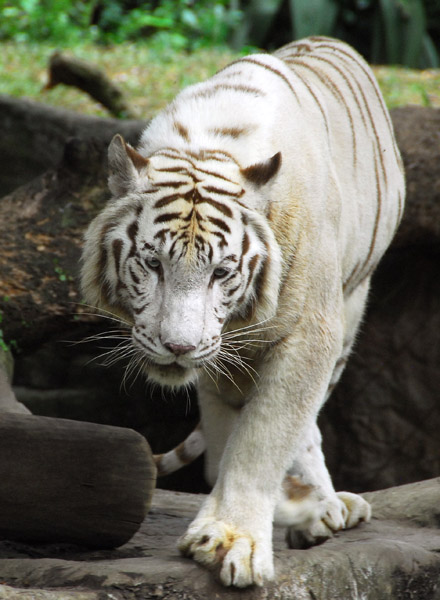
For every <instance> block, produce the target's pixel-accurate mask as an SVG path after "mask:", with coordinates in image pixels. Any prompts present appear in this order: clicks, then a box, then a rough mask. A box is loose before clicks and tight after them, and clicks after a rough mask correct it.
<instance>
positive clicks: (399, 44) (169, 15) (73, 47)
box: [0, 0, 440, 117]
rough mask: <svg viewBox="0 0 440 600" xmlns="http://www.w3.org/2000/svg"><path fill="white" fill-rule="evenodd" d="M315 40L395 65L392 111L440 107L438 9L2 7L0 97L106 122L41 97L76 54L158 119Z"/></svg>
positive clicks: (6, 0) (431, 3) (286, 0)
mask: <svg viewBox="0 0 440 600" xmlns="http://www.w3.org/2000/svg"><path fill="white" fill-rule="evenodd" d="M309 34H324V35H333V36H335V37H339V38H341V39H345V40H347V41H348V42H349V43H351V44H352V45H354V46H355V47H357V49H358V50H359V51H361V52H362V53H363V54H364V56H365V57H366V58H367V59H368V60H369V61H370V62H373V63H375V64H382V65H383V64H390V65H393V66H392V68H387V69H384V68H376V75H377V77H378V79H379V83H380V84H381V87H382V90H383V91H384V94H385V97H386V99H387V102H388V104H389V106H391V107H393V106H397V105H401V104H407V103H409V102H413V103H417V104H423V105H426V106H439V105H440V97H439V94H440V92H439V90H440V73H439V72H438V71H435V70H431V69H432V68H437V67H439V65H440V58H439V56H440V0H218V1H213V0H197V1H195V0H149V1H144V0H0V49H1V52H0V70H1V73H2V77H0V93H7V94H12V95H16V96H28V97H34V98H35V97H37V98H38V99H39V100H42V101H44V102H47V103H50V104H55V105H61V106H64V107H66V108H72V109H75V110H79V111H81V112H85V113H93V114H102V115H105V114H106V112H105V110H104V109H103V108H102V107H100V106H99V105H98V104H96V103H94V102H93V101H92V100H91V99H89V98H88V97H87V96H85V95H84V94H83V93H81V92H79V91H78V90H75V89H73V88H65V87H64V86H58V87H56V88H54V89H52V90H50V91H47V92H43V88H44V84H45V83H46V81H47V75H46V69H47V63H48V59H49V56H50V55H51V53H52V52H53V51H54V50H55V49H56V48H61V49H69V51H70V52H72V53H74V54H75V56H77V57H78V58H82V59H85V60H88V61H90V62H91V63H95V64H97V65H99V66H101V67H102V68H103V69H104V71H105V72H106V73H107V75H108V76H109V77H110V78H111V79H112V80H113V81H115V82H116V83H119V84H120V86H121V87H122V88H123V89H124V91H125V92H126V95H127V97H128V98H129V99H130V102H131V103H132V104H133V105H134V108H135V110H136V111H137V113H138V114H139V116H142V117H150V116H152V115H153V114H154V113H155V112H157V111H158V110H159V109H160V108H161V107H162V106H164V105H165V104H166V103H167V102H169V101H170V100H171V99H172V98H173V97H174V96H175V94H176V93H177V92H178V91H179V90H180V89H181V88H182V87H184V86H185V85H188V84H190V83H193V82H195V81H199V80H201V79H204V78H206V77H208V76H209V75H211V74H212V73H214V72H215V71H216V70H218V69H219V68H221V67H222V66H224V65H225V64H227V63H228V62H230V61H231V60H232V59H233V58H235V57H236V56H237V55H239V54H240V53H244V52H249V51H253V50H256V49H257V48H263V49H267V50H271V49H272V48H275V47H277V46H280V45H282V44H283V43H286V42H288V41H290V40H292V39H298V38H301V37H303V36H305V35H309ZM195 51H197V52H195ZM401 65H406V66H409V67H412V68H413V69H414V68H424V69H425V70H424V71H422V72H419V71H414V70H409V69H406V68H405V69H404V68H402V66H401Z"/></svg>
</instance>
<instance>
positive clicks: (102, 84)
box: [44, 52, 135, 119]
mask: <svg viewBox="0 0 440 600" xmlns="http://www.w3.org/2000/svg"><path fill="white" fill-rule="evenodd" d="M60 83H62V84H64V85H69V86H73V87H76V88H78V89H79V90H82V91H83V92H86V93H87V94H89V96H91V97H92V98H93V99H94V100H97V101H98V102H99V103H100V104H102V106H104V108H106V109H107V110H108V111H109V112H110V114H112V115H113V116H114V117H117V118H124V119H127V118H128V119H133V118H135V114H134V112H133V111H132V109H131V108H130V106H129V104H128V102H127V100H126V98H125V97H124V94H123V92H122V90H120V89H119V88H118V86H117V85H116V84H115V83H113V81H111V80H110V79H109V78H108V77H107V76H106V74H105V73H104V72H103V71H102V70H101V69H99V68H98V67H96V66H95V65H92V64H90V63H88V62H86V61H84V60H79V59H78V58H75V57H74V56H65V55H63V54H61V53H60V52H54V53H53V54H52V56H51V57H50V60H49V81H48V82H47V84H46V85H45V87H44V89H45V90H50V89H52V88H54V87H55V86H57V85H59V84H60Z"/></svg>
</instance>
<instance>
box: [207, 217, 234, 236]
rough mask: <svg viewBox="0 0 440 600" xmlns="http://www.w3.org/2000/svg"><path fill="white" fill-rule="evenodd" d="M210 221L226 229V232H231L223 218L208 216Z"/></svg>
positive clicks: (223, 229)
mask: <svg viewBox="0 0 440 600" xmlns="http://www.w3.org/2000/svg"><path fill="white" fill-rule="evenodd" d="M208 221H210V223H212V224H213V225H215V226H216V227H218V228H219V229H221V230H222V231H225V232H226V233H231V230H230V228H229V226H228V224H227V223H225V222H224V221H223V220H222V219H217V218H216V217H208Z"/></svg>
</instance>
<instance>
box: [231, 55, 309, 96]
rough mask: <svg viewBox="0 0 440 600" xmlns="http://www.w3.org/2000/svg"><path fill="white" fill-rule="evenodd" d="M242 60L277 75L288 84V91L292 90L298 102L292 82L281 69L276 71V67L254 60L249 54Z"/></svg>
mask: <svg viewBox="0 0 440 600" xmlns="http://www.w3.org/2000/svg"><path fill="white" fill-rule="evenodd" d="M242 60H243V61H244V62H247V63H251V64H252V65H256V66H257V67H262V68H263V69H266V70H267V71H270V72H271V73H273V74H274V75H278V77H280V78H281V79H282V80H283V81H284V83H286V84H287V85H288V86H289V89H290V91H291V92H292V94H293V95H294V96H295V98H296V101H297V102H298V103H299V98H298V95H297V93H296V91H295V89H294V87H293V86H292V84H291V83H290V81H289V80H288V79H287V77H286V76H285V75H284V73H282V72H281V71H278V69H275V68H274V67H270V66H269V65H266V64H264V63H260V62H259V61H258V60H255V59H253V58H251V57H249V56H246V57H245V58H243V59H242Z"/></svg>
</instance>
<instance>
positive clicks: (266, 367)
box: [82, 37, 404, 587]
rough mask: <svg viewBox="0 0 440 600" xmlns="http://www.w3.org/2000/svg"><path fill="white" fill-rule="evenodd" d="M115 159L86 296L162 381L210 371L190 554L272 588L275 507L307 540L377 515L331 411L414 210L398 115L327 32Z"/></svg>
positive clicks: (92, 232)
mask: <svg viewBox="0 0 440 600" xmlns="http://www.w3.org/2000/svg"><path fill="white" fill-rule="evenodd" d="M109 169H110V177H109V187H110V190H111V192H112V194H113V199H112V200H111V201H110V202H109V204H108V205H107V207H106V208H105V209H104V210H103V211H102V212H101V214H99V215H98V216H97V217H96V218H95V219H94V221H93V222H92V223H91V225H90V227H89V229H88V231H87V234H86V239H85V247H84V253H83V268H82V287H83V291H84V296H85V299H86V300H87V302H89V303H90V304H93V305H95V306H97V307H99V308H101V309H103V310H108V311H110V312H112V313H113V314H117V315H119V316H120V318H121V319H122V320H124V322H125V323H126V324H127V326H128V327H130V328H131V336H132V345H133V353H134V358H133V360H135V361H138V364H139V365H142V368H143V369H144V371H145V373H146V375H147V376H148V377H149V378H150V379H152V380H153V381H155V382H158V383H159V384H162V385H165V386H170V387H178V386H184V385H187V384H189V383H191V382H196V383H197V389H198V401H199V405H200V412H201V426H202V429H203V437H204V439H205V440H206V446H207V447H206V461H205V462H206V477H207V479H208V481H209V482H210V483H212V485H213V489H212V492H211V494H210V495H209V496H208V497H207V499H206V501H205V502H204V504H203V506H202V508H201V510H200V512H199V514H198V515H197V517H196V518H195V520H194V521H193V523H192V524H191V525H190V526H189V529H188V531H187V532H186V534H185V535H184V536H183V537H182V538H181V540H180V541H179V549H180V551H181V552H182V554H184V555H185V556H190V557H193V558H194V559H195V560H196V561H198V562H199V563H200V564H202V565H205V566H207V567H212V568H214V567H216V568H217V570H218V571H219V577H220V580H221V581H222V583H223V584H224V585H234V586H237V587H245V586H248V585H251V584H257V585H262V584H263V583H264V581H265V580H270V579H272V578H273V577H274V563H273V557H272V547H271V538H272V527H273V523H274V522H275V523H277V524H282V525H285V526H287V527H288V539H290V541H291V544H294V543H295V540H296V536H297V532H300V533H301V535H302V536H303V537H305V539H307V540H308V542H309V543H313V542H314V541H316V540H321V539H322V538H326V537H329V536H331V535H332V534H333V532H335V531H338V530H340V529H343V528H346V527H353V526H354V525H356V524H358V523H359V522H361V521H366V520H368V519H369V518H370V514H371V510H370V507H369V505H368V504H367V502H366V501H365V500H363V499H362V498H361V497H360V496H358V495H355V494H351V493H349V492H338V493H336V492H335V490H334V488H333V485H332V482H331V479H330V476H329V473H328V471H327V468H326V466H325V461H324V457H323V454H322V451H321V436H320V432H319V430H318V427H317V425H316V419H317V415H318V412H319V410H320V408H321V407H322V405H323V403H324V401H325V400H326V398H327V397H328V395H329V394H330V393H331V390H332V389H333V387H334V385H335V384H336V382H337V380H338V379H339V377H340V374H341V372H342V370H343V368H344V365H345V363H346V361H347V358H348V355H349V353H350V350H351V347H352V345H353V342H354V340H355V336H356V332H357V330H358V327H359V323H360V321H361V318H362V315H363V312H364V306H365V302H366V298H367V293H368V288H369V284H370V279H371V275H372V273H373V271H374V269H375V267H376V265H377V264H378V261H379V260H380V258H381V256H382V254H383V253H384V251H385V250H386V248H387V246H388V245H389V243H390V241H391V239H392V237H393V235H394V233H395V231H396V228H397V226H398V224H399V221H400V219H401V216H402V211H403V201H404V174H403V168H402V162H401V159H400V155H399V151H398V149H397V146H396V142H395V139H394V134H393V130H392V125H391V121H390V118H389V115H388V112H387V110H386V108H385V105H384V102H383V99H382V97H381V94H380V92H379V89H378V86H377V84H376V82H375V80H374V77H373V75H372V72H371V70H370V69H369V67H368V65H367V64H366V63H365V62H364V60H363V59H362V58H361V57H360V56H359V55H358V54H357V53H356V52H355V51H354V50H353V49H351V48H350V47H349V46H347V45H346V44H344V43H342V42H339V41H336V40H333V39H330V38H323V37H311V38H307V39H304V40H301V41H298V42H295V43H292V44H289V45H287V46H284V47H283V48H281V49H280V50H278V51H276V52H275V53H274V54H272V55H269V54H257V55H251V56H248V57H245V58H242V59H240V60H238V61H236V62H234V63H232V64H231V65H229V66H228V67H226V68H225V69H223V70H221V71H220V72H219V73H217V74H216V75H215V76H214V77H212V78H210V79H208V80H207V81H206V82H203V83H200V84H197V85H194V86H191V87H189V88H187V89H185V90H184V91H183V92H181V93H180V94H179V95H178V96H177V98H176V99H175V100H174V102H172V103H171V104H170V105H169V106H168V107H167V108H165V109H164V110H163V111H162V112H161V113H159V114H158V115H157V116H156V117H155V118H154V119H153V120H152V121H151V122H150V124H149V125H148V126H147V128H146V130H145V131H144V133H143V135H142V137H141V139H140V143H139V145H138V147H137V149H134V148H132V147H131V146H130V145H128V144H126V143H125V142H124V140H123V139H122V138H121V137H120V136H116V137H115V138H114V140H113V141H112V143H111V145H110V148H109Z"/></svg>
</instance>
